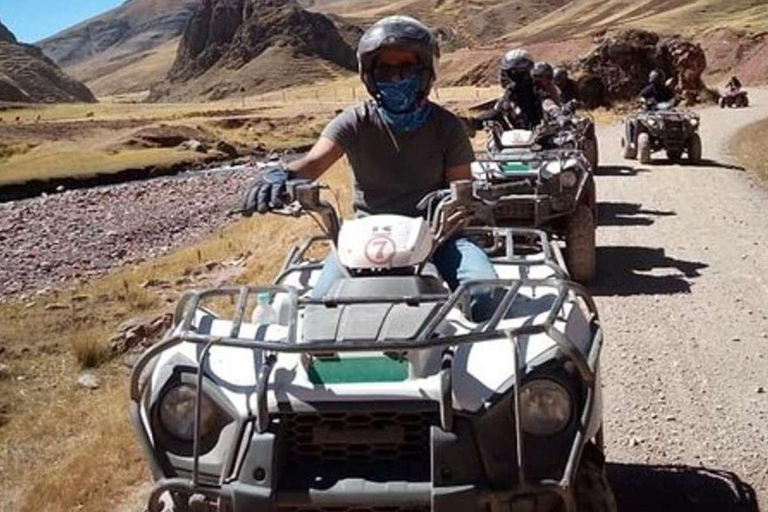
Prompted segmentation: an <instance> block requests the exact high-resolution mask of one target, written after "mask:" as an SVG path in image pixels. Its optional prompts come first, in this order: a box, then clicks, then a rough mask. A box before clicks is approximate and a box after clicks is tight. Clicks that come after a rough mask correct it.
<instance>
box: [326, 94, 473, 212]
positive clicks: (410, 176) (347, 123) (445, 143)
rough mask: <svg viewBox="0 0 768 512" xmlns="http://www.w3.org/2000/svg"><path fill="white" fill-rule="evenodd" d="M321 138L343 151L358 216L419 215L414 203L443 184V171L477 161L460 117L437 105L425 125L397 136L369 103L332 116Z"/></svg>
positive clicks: (374, 106) (371, 102)
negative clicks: (359, 214)
mask: <svg viewBox="0 0 768 512" xmlns="http://www.w3.org/2000/svg"><path fill="white" fill-rule="evenodd" d="M322 137H325V138H328V139H331V140H332V141H334V142H336V143H337V144H338V145H339V146H341V147H342V148H343V149H344V152H345V153H346V155H347V160H348V162H349V166H350V168H351V171H352V178H353V184H354V188H355V197H354V207H355V211H356V212H360V213H370V214H382V213H392V214H399V215H408V216H411V217H416V216H420V215H421V212H419V211H418V210H417V209H416V204H417V203H418V202H419V201H420V200H421V199H422V198H423V197H424V196H425V195H426V194H428V193H429V192H432V191H434V190H438V189H440V188H444V187H446V186H447V181H446V179H445V172H446V170H448V169H449V168H451V167H455V166H459V165H466V164H469V163H471V162H473V161H474V159H475V155H474V152H473V150H472V146H471V144H470V143H469V139H468V138H467V135H466V133H465V132H464V127H463V126H462V124H461V121H460V120H459V118H458V117H456V116H455V115H453V114H452V113H450V112H449V111H447V110H446V109H444V108H443V107H441V106H439V105H436V104H433V105H432V112H431V114H430V116H429V119H428V120H427V122H426V123H425V124H424V126H422V127H421V128H419V129H418V130H415V131H413V132H396V131H395V130H388V129H387V127H386V126H385V125H384V121H383V120H382V119H381V116H380V115H379V114H378V112H377V111H376V104H375V103H374V102H373V101H367V102H365V103H361V104H359V105H357V106H355V107H352V108H350V109H348V110H346V111H344V112H343V113H342V114H340V115H339V116H338V117H336V119H334V120H333V121H331V122H330V123H329V124H328V126H326V128H325V130H324V131H323V133H322ZM393 138H394V140H393Z"/></svg>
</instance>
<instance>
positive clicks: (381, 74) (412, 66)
mask: <svg viewBox="0 0 768 512" xmlns="http://www.w3.org/2000/svg"><path fill="white" fill-rule="evenodd" d="M421 71H422V67H421V66H420V65H419V64H418V63H416V62H405V63H403V64H377V65H376V67H375V68H373V78H374V80H376V81H377V82H397V81H399V80H403V79H405V78H410V77H412V76H415V75H418V74H419V73H420V72H421Z"/></svg>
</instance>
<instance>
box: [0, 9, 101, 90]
mask: <svg viewBox="0 0 768 512" xmlns="http://www.w3.org/2000/svg"><path fill="white" fill-rule="evenodd" d="M0 101H13V102H26V103H59V102H68V103H74V102H86V103H90V102H95V101H96V98H95V97H94V96H93V93H92V92H91V91H90V90H89V89H88V88H87V87H86V86H85V85H83V84H82V83H80V82H78V81H77V80H75V79H73V78H71V77H70V76H68V75H67V74H66V73H64V72H63V71H62V70H61V69H60V68H59V67H58V66H57V65H56V64H55V63H54V62H53V61H52V60H50V59H49V58H47V57H46V56H45V55H43V52H42V51H41V50H40V49H39V48H37V47H35V46H32V45H28V44H21V43H19V42H18V41H17V40H16V37H15V36H14V35H13V34H12V33H11V31H10V30H8V28H6V27H5V26H4V25H3V24H2V22H0Z"/></svg>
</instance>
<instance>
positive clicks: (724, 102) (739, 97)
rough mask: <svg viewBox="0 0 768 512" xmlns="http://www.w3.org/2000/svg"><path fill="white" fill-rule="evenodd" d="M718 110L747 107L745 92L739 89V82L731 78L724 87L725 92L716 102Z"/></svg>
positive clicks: (747, 99) (747, 101) (733, 77)
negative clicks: (718, 106)
mask: <svg viewBox="0 0 768 512" xmlns="http://www.w3.org/2000/svg"><path fill="white" fill-rule="evenodd" d="M718 105H720V108H726V107H728V108H743V107H748V106H749V96H748V95H747V91H744V90H742V89H741V81H740V80H739V79H738V78H736V77H735V76H732V77H731V79H730V80H729V81H728V84H726V86H725V92H724V93H723V94H722V95H721V96H720V99H719V100H718Z"/></svg>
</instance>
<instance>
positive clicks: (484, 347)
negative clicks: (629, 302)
mask: <svg viewBox="0 0 768 512" xmlns="http://www.w3.org/2000/svg"><path fill="white" fill-rule="evenodd" d="M358 55H359V58H360V71H361V75H362V78H363V81H364V82H365V83H366V85H367V86H368V88H369V90H370V91H371V94H372V96H373V97H374V98H375V100H374V101H372V102H369V103H366V104H365V105H361V106H358V107H355V108H352V109H351V110H348V111H347V112H345V113H344V114H342V115H341V116H340V117H338V118H337V119H336V120H334V121H333V122H332V123H331V124H330V126H329V127H328V129H327V130H326V131H324V132H323V135H322V136H321V138H320V140H319V141H318V143H317V144H316V145H315V147H314V148H313V149H312V151H311V152H310V153H309V155H308V156H307V157H305V158H303V159H301V160H298V161H297V162H294V163H291V164H290V165H288V166H284V165H281V166H280V167H279V168H276V169H272V170H267V171H265V172H264V173H263V175H262V176H261V178H260V179H259V180H258V181H257V182H256V183H255V184H254V185H253V186H251V187H250V188H249V190H248V192H247V193H246V195H245V198H244V201H243V207H242V211H243V213H245V214H252V213H254V212H256V211H258V212H261V213H266V212H274V213H284V214H288V215H303V214H307V215H310V216H313V217H314V218H316V219H317V220H319V223H320V225H321V226H322V227H323V229H324V231H325V234H324V235H323V236H320V237H313V238H312V239H310V240H309V241H308V242H307V243H306V244H304V245H303V246H302V247H301V248H296V249H295V250H294V251H292V252H291V253H290V255H289V257H288V259H287V262H286V265H285V266H284V269H283V270H282V271H281V272H280V275H279V276H278V277H277V279H276V280H275V283H274V284H273V285H271V286H260V287H248V286H246V287H241V288H220V289H214V290H206V291H202V292H192V293H189V294H187V296H185V298H184V299H183V300H182V301H181V303H180V304H179V307H178V308H177V315H176V319H175V321H174V326H173V328H172V329H171V331H170V332H169V333H168V336H167V338H166V339H165V340H164V341H163V342H161V343H160V344H158V345H156V346H154V347H152V348H151V349H150V350H149V351H147V353H145V354H144V355H143V356H142V358H141V359H140V361H139V362H138V363H137V364H136V367H135V369H134V373H133V375H132V379H131V398H132V401H133V405H132V419H133V422H134V425H135V426H136V430H137V432H138V434H139V439H140V441H141V444H142V446H143V448H144V450H145V454H146V458H147V460H148V461H149V463H150V468H151V470H152V474H153V476H154V477H155V479H156V480H157V483H156V486H155V488H154V489H153V491H152V493H151V495H150V499H149V512H158V511H159V510H161V507H162V501H163V500H162V497H163V495H164V494H168V495H169V498H170V501H171V510H172V511H174V512H181V511H188V510H190V511H207V512H278V511H293V512H297V511H319V512H330V511H339V510H358V509H360V510H387V511H390V510H391V511H405V510H408V511H420V512H421V511H433V512H482V511H485V510H489V508H493V509H496V508H499V507H502V508H504V509H506V510H510V509H511V508H513V507H514V508H517V507H518V505H520V506H524V507H528V508H530V509H531V510H536V511H549V510H552V511H554V510H564V511H565V512H577V511H585V510H589V511H593V512H615V511H616V503H615V500H614V498H613V494H612V492H611V490H610V487H609V485H608V481H607V479H606V476H605V470H604V458H603V453H602V448H603V433H602V432H603V429H602V412H601V407H602V396H601V385H600V371H599V369H600V364H599V358H600V351H601V347H602V340H603V338H602V330H601V328H600V322H599V318H598V315H597V311H596V308H595V306H594V302H593V301H592V299H591V298H590V297H589V295H588V293H587V292H586V291H585V290H584V289H583V288H581V287H580V286H578V285H575V284H573V283H570V282H569V281H567V274H566V272H565V271H564V270H563V268H562V258H561V256H560V255H559V252H558V249H557V247H556V246H553V245H552V244H551V243H549V241H548V240H547V238H546V235H545V234H543V233H542V232H537V231H534V230H517V231H515V230H510V229H500V228H493V227H482V226H481V227H467V226H470V225H472V224H473V223H474V221H475V220H476V219H484V218H487V210H489V209H490V208H492V207H493V205H492V203H490V202H489V201H486V200H483V199H481V198H479V197H478V194H477V192H476V191H475V186H473V184H472V183H471V182H470V181H467V180H466V178H470V177H471V175H470V174H469V172H470V168H469V163H470V162H471V160H472V157H473V155H472V154H471V148H469V143H468V140H466V136H465V135H464V132H463V129H462V127H461V125H460V123H459V121H458V120H457V119H456V118H455V117H454V116H453V115H452V114H450V113H448V112H447V111H445V110H443V109H441V108H440V107H438V106H437V105H433V104H431V103H429V102H428V100H427V97H428V93H429V88H430V87H431V85H432V82H433V81H434V78H435V74H434V62H435V61H436V58H437V55H438V49H437V42H436V41H435V39H434V38H433V36H432V34H431V32H430V31H429V30H427V29H426V28H425V27H424V26H423V25H422V24H421V23H419V22H417V21H415V20H413V19H411V18H405V17H393V18H386V19H384V20H382V21H380V22H379V23H377V24H375V25H374V26H373V27H372V28H371V29H369V30H368V31H367V32H366V33H365V34H364V35H363V37H362V39H361V41H360V46H359V51H358ZM468 148H469V149H468ZM344 153H346V154H347V157H348V159H349V163H350V166H351V168H352V173H353V176H354V178H355V191H356V197H355V207H356V210H357V212H358V213H359V214H367V216H364V217H362V218H358V219H355V220H351V221H346V222H344V224H343V225H341V221H340V219H339V217H338V212H336V211H335V210H334V208H333V207H331V206H330V205H329V204H328V203H327V202H325V201H323V200H322V199H321V196H320V193H321V190H322V188H323V187H322V186H321V185H319V184H317V183H312V182H310V180H311V179H314V178H317V177H318V176H320V175H321V174H322V173H323V172H324V171H325V170H326V169H327V168H328V167H329V166H330V165H331V164H332V163H333V162H335V161H337V160H338V159H339V158H340V157H341V155H342V154H344ZM449 185H450V188H449V189H447V188H448V186H449ZM423 216H425V217H426V218H424V217H423ZM318 243H319V244H321V245H322V244H325V245H327V244H330V245H331V254H330V255H329V256H328V258H326V260H325V263H321V262H318V261H314V260H312V259H311V255H312V254H316V250H315V249H317V247H316V245H317V244H318ZM228 299H232V302H231V303H230V302H229V300H228ZM254 302H256V304H254ZM246 319H250V321H247V320H246Z"/></svg>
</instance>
